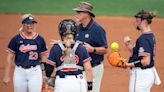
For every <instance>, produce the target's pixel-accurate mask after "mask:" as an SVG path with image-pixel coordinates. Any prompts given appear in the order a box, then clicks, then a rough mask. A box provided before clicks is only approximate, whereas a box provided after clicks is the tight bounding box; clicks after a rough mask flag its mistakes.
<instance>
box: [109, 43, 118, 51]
mask: <svg viewBox="0 0 164 92" xmlns="http://www.w3.org/2000/svg"><path fill="white" fill-rule="evenodd" d="M110 47H111V49H112V50H118V49H119V44H118V43H117V42H113V43H112V44H111V45H110Z"/></svg>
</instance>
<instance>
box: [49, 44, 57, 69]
mask: <svg viewBox="0 0 164 92" xmlns="http://www.w3.org/2000/svg"><path fill="white" fill-rule="evenodd" d="M47 64H50V65H52V66H56V63H55V50H54V46H53V47H52V48H51V50H50V53H49V56H48V61H47Z"/></svg>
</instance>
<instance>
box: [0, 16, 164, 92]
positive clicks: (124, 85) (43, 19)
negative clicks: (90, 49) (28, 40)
mask: <svg viewBox="0 0 164 92" xmlns="http://www.w3.org/2000/svg"><path fill="white" fill-rule="evenodd" d="M35 16H36V19H37V21H38V24H37V32H38V33H40V34H41V35H42V36H43V37H44V38H45V39H46V42H47V45H48V48H49V49H50V47H51V45H50V44H49V42H50V40H51V39H59V35H58V33H57V30H58V27H57V25H58V23H59V22H60V21H61V20H62V19H64V18H73V16H64V15H62V16H57V15H35ZM20 17H21V15H20V14H18V15H8V14H0V45H1V46H0V51H1V52H0V79H1V80H0V91H1V92H13V85H12V83H11V84H10V85H9V86H4V84H3V83H2V78H3V76H4V67H5V63H6V55H7V53H6V52H5V50H6V47H7V44H8V42H9V40H10V38H11V37H12V36H14V35H15V34H17V33H18V29H19V28H20V26H21V18H20ZM95 20H96V21H97V22H98V23H99V24H101V25H102V26H103V27H104V29H105V30H106V32H107V38H108V42H109V44H110V43H111V42H113V41H116V42H119V44H120V46H121V50H120V52H121V54H122V56H124V57H126V58H128V56H129V53H128V52H127V51H126V49H125V47H124V44H123V41H122V39H123V37H124V36H126V35H129V36H131V37H132V42H133V43H134V42H135V39H136V38H137V36H139V35H140V34H139V32H137V31H136V30H135V28H134V26H133V22H134V18H132V17H106V16H101V17H100V16H98V17H96V18H95ZM152 29H153V31H154V33H155V35H156V39H157V53H156V58H155V62H156V68H157V70H158V73H159V75H160V78H161V80H162V82H163V81H164V61H163V59H162V57H163V55H164V48H162V47H163V46H164V42H163V41H164V19H161V18H160V19H159V18H155V19H154V20H153V23H152ZM110 52H111V50H110V49H109V53H110ZM104 64H105V72H104V77H103V81H102V86H101V92H128V81H129V69H120V68H114V67H112V66H110V65H109V64H108V63H107V61H106V59H105V61H104ZM13 69H14V64H13V66H12V68H11V71H13ZM11 76H13V72H12V73H11ZM162 90H164V84H163V83H162V85H160V86H153V88H152V92H163V91H162Z"/></svg>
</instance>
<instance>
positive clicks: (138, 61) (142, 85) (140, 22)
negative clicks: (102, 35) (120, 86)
mask: <svg viewBox="0 0 164 92" xmlns="http://www.w3.org/2000/svg"><path fill="white" fill-rule="evenodd" d="M154 17H155V15H154V13H149V12H147V11H145V10H141V11H140V12H138V13H137V14H136V15H135V18H136V21H135V26H136V28H137V30H139V31H140V32H141V33H142V34H141V35H140V37H139V38H138V39H137V41H136V45H135V46H134V47H132V45H131V44H130V40H131V39H130V37H129V36H127V37H125V38H124V42H125V45H126V46H127V47H128V49H129V51H130V52H131V53H132V56H131V57H130V59H129V62H128V63H127V66H128V67H131V70H130V84H129V92H150V90H151V87H152V85H153V83H154V79H155V74H154V56H155V47H156V46H155V45H156V42H155V37H154V34H153V32H152V31H151V28H150V24H151V22H152V19H153V18H154Z"/></svg>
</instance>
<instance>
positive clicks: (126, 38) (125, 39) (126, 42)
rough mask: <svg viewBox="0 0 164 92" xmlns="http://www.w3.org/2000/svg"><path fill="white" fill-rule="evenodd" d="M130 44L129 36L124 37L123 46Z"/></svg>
mask: <svg viewBox="0 0 164 92" xmlns="http://www.w3.org/2000/svg"><path fill="white" fill-rule="evenodd" d="M130 42H131V38H130V37H129V36H125V37H124V43H125V45H128V44H129V43H130Z"/></svg>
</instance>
